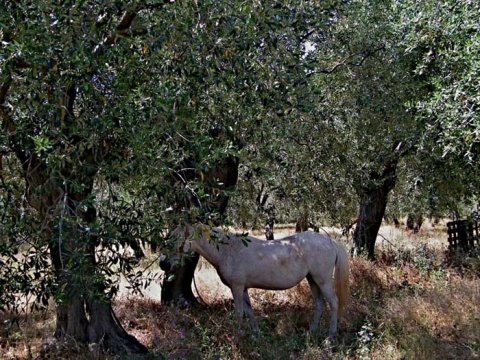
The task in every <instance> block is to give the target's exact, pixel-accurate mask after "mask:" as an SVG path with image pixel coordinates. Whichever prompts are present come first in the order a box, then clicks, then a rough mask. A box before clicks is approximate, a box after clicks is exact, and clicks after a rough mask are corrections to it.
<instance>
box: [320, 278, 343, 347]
mask: <svg viewBox="0 0 480 360" xmlns="http://www.w3.org/2000/svg"><path fill="white" fill-rule="evenodd" d="M319 286H320V290H321V291H322V293H323V295H324V296H325V299H326V300H327V302H328V305H330V328H329V330H328V337H329V338H330V339H333V338H334V336H335V334H336V332H337V321H338V298H337V294H336V293H335V288H334V286H333V282H326V283H323V284H320V285H319Z"/></svg>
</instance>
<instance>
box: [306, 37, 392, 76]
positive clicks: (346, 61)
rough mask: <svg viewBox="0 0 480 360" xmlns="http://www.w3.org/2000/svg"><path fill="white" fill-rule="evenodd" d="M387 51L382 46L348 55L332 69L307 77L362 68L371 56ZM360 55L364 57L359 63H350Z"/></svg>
mask: <svg viewBox="0 0 480 360" xmlns="http://www.w3.org/2000/svg"><path fill="white" fill-rule="evenodd" d="M383 49H385V45H382V46H380V47H378V48H376V49H373V50H368V51H360V52H356V53H353V54H350V55H348V56H347V57H346V58H345V59H343V60H342V61H340V62H339V63H338V64H336V65H335V66H333V67H332V68H331V69H323V70H318V71H312V72H311V73H309V74H307V77H310V76H312V75H315V74H332V73H333V72H334V71H336V70H337V69H338V68H339V67H341V66H362V65H363V63H364V62H365V61H366V60H367V59H368V58H369V57H371V56H373V55H375V54H376V53H377V52H380V51H382V50H383ZM358 55H363V57H362V58H361V59H360V61H359V62H358V63H354V62H349V60H350V59H352V58H355V57H357V56H358Z"/></svg>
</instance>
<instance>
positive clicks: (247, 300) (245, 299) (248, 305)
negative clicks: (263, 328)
mask: <svg viewBox="0 0 480 360" xmlns="http://www.w3.org/2000/svg"><path fill="white" fill-rule="evenodd" d="M243 305H244V310H245V312H246V313H247V316H248V318H249V320H250V326H251V327H252V331H253V332H254V333H258V332H259V329H258V324H257V321H256V320H255V316H254V315H253V310H252V304H251V302H250V296H249V295H248V289H245V290H244V291H243Z"/></svg>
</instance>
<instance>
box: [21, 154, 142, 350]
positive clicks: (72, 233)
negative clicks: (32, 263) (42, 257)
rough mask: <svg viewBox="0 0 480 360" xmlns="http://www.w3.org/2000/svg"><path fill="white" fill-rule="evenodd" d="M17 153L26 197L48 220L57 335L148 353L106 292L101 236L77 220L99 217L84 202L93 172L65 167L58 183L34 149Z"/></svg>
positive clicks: (89, 221)
mask: <svg viewBox="0 0 480 360" xmlns="http://www.w3.org/2000/svg"><path fill="white" fill-rule="evenodd" d="M17 156H18V157H19V158H20V160H21V161H22V164H23V168H24V172H25V179H26V184H27V189H26V196H27V200H28V202H29V204H30V205H31V206H32V207H34V208H35V209H37V210H38V212H39V215H40V216H41V217H42V219H45V220H46V223H45V224H46V225H47V226H46V228H47V230H45V231H44V236H45V238H46V241H47V242H48V244H49V250H50V256H51V259H52V264H53V267H54V271H55V277H56V282H57V284H58V289H59V291H60V295H61V296H60V299H61V300H60V301H57V303H56V306H57V308H56V313H57V319H56V321H57V322H56V330H55V337H56V338H61V339H65V340H68V341H74V342H77V343H88V344H91V343H96V344H98V345H99V346H100V348H101V349H104V350H108V351H112V352H114V353H146V352H147V348H146V347H145V346H144V345H142V344H141V343H140V342H139V341H138V340H137V339H136V338H134V337H133V336H131V335H129V334H128V333H127V332H126V331H125V330H124V329H123V327H122V326H121V324H120V323H119V321H118V320H117V318H116V317H115V315H114V313H113V310H112V306H111V301H110V299H108V298H107V297H106V296H105V287H104V283H103V279H102V276H101V275H100V274H99V273H98V272H97V271H96V269H97V268H96V265H97V264H96V261H95V246H96V242H97V238H96V237H95V236H91V235H90V234H87V233H85V232H84V230H81V229H79V228H78V226H77V225H78V224H82V225H87V226H88V225H93V223H94V221H95V220H96V211H95V209H94V208H93V207H92V206H90V207H88V208H87V209H86V210H85V208H84V207H80V206H79V204H80V203H81V202H82V201H83V200H85V199H86V198H87V196H89V195H90V194H91V191H92V187H93V181H94V174H87V173H83V174H81V175H80V178H78V177H76V178H72V176H71V172H70V171H69V170H68V169H63V174H62V175H63V177H64V178H68V179H69V181H66V182H64V183H57V181H55V180H54V179H55V177H53V176H51V175H50V169H49V168H48V167H47V166H46V165H45V164H44V163H43V162H42V161H41V160H38V158H36V157H35V155H28V156H26V155H25V153H24V152H21V153H20V154H18V153H17ZM59 178H60V177H59ZM65 184H67V185H65ZM68 184H76V185H78V184H82V186H77V187H75V188H81V189H83V190H82V191H78V190H73V189H71V188H70V186H69V185H68ZM59 208H60V209H61V210H59ZM69 222H70V223H69ZM59 224H62V225H65V228H61V226H60V225H59ZM82 231H83V233H82V234H81V235H80V234H79V232H82Z"/></svg>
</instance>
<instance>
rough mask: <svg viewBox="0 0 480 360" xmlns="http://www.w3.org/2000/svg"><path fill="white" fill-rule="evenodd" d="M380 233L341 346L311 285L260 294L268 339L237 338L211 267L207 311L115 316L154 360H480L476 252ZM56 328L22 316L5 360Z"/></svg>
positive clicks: (141, 310)
mask: <svg viewBox="0 0 480 360" xmlns="http://www.w3.org/2000/svg"><path fill="white" fill-rule="evenodd" d="M382 235H383V236H384V237H385V239H384V240H379V242H380V244H379V251H378V260H377V261H376V262H374V263H373V262H370V261H367V260H365V259H363V258H354V259H352V262H351V284H352V302H351V304H350V306H349V308H348V310H347V312H346V314H345V316H344V318H343V319H342V320H341V323H340V330H339V334H338V340H337V342H336V343H335V344H334V346H333V347H330V346H327V345H326V344H325V343H324V342H323V340H324V338H325V337H326V335H327V326H328V321H327V320H326V319H327V318H328V310H327V313H326V314H325V316H324V319H323V320H322V323H321V330H320V331H319V333H318V334H314V335H311V334H309V333H308V332H307V329H308V322H309V320H310V316H311V313H312V310H313V309H312V301H311V295H310V291H309V289H308V285H307V284H306V283H301V284H300V285H299V286H297V287H295V288H293V289H291V290H288V291H285V292H271V291H261V290H254V291H252V302H253V307H254V311H255V313H256V316H257V319H258V321H259V324H260V328H261V334H260V335H259V336H258V337H257V338H252V337H251V336H249V335H244V336H241V337H239V336H238V335H237V332H236V324H235V321H234V320H233V303H232V300H231V297H230V296H229V294H228V291H225V289H224V288H222V286H221V285H219V284H218V283H215V284H212V283H211V282H209V281H207V280H208V279H209V278H210V279H211V281H213V282H215V281H217V280H215V278H214V277H215V276H216V275H212V274H213V269H211V267H209V266H208V265H207V264H204V263H203V264H202V266H201V267H200V273H201V274H203V275H204V278H203V280H202V279H201V277H200V276H197V282H198V283H197V285H198V288H199V291H200V293H201V295H202V298H203V299H204V300H205V302H206V303H207V304H208V305H200V306H198V307H195V308H178V307H165V306H162V305H160V303H159V301H158V300H152V299H138V298H135V299H134V298H123V299H120V300H118V301H116V303H115V311H116V314H117V316H118V317H119V319H121V321H122V323H123V325H124V326H125V328H126V329H127V330H128V331H129V332H130V333H131V334H133V335H134V336H136V337H137V338H138V339H139V340H140V341H141V342H142V343H144V344H145V345H147V346H148V347H149V349H150V350H151V353H150V354H149V355H148V356H147V358H148V359H302V360H308V359H373V360H376V359H382V360H383V359H438V358H441V359H478V358H480V310H479V304H480V282H479V276H480V261H479V257H478V254H476V255H475V256H471V257H468V258H465V257H454V256H452V257H448V256H446V255H445V252H444V250H445V249H444V242H445V241H444V240H443V239H445V238H446V236H445V234H444V233H442V232H441V230H437V229H435V228H427V229H425V230H423V232H422V233H420V234H416V235H410V234H406V233H405V232H403V231H402V230H397V229H395V228H388V227H384V228H382ZM205 276H206V277H205ZM205 279H207V280H205ZM202 281H203V282H202ZM212 285H214V286H212ZM6 319H7V318H6V317H3V318H2V319H1V320H2V321H4V320H6ZM3 324H6V323H2V326H3ZM53 325H54V318H53V314H52V312H46V313H43V314H30V315H28V316H27V317H20V318H19V319H18V322H17V323H15V324H13V325H12V327H11V329H10V333H9V334H8V336H5V334H2V338H1V339H0V346H1V348H0V353H1V354H2V356H0V357H1V358H5V359H21V358H22V359H23V358H32V357H36V356H37V355H38V353H39V351H40V350H41V348H42V342H43V341H46V339H48V336H49V335H50V334H51V333H52V331H53ZM79 354H81V355H82V356H79ZM59 357H62V358H79V357H81V358H85V359H88V358H90V359H96V358H98V357H95V356H94V355H93V354H92V353H89V352H88V351H83V352H81V351H80V352H79V351H78V350H77V351H74V352H73V353H72V352H70V353H69V352H65V351H62V352H60V351H58V352H57V353H55V354H51V357H50V358H52V359H53V358H59ZM100 358H109V359H111V358H113V357H108V356H101V357H100ZM131 358H132V357H131Z"/></svg>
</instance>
